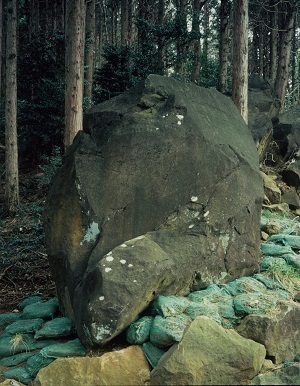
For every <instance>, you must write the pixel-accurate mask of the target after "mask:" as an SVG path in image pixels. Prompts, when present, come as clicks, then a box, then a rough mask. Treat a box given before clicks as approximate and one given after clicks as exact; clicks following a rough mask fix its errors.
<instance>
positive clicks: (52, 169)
mask: <svg viewBox="0 0 300 386" xmlns="http://www.w3.org/2000/svg"><path fill="white" fill-rule="evenodd" d="M61 164H62V157H61V153H60V148H59V147H58V146H54V148H53V150H52V154H51V156H44V157H43V164H42V165H39V168H40V169H41V170H42V171H43V177H41V179H40V184H39V186H40V187H43V186H48V185H49V184H50V182H51V180H52V178H53V177H54V175H55V173H56V171H57V169H58V168H59V167H60V166H61Z"/></svg>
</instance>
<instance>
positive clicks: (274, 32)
mask: <svg viewBox="0 0 300 386" xmlns="http://www.w3.org/2000/svg"><path fill="white" fill-rule="evenodd" d="M270 28H271V34H270V72H269V77H270V80H271V82H272V84H274V82H275V79H276V72H277V47H278V9H277V0H270Z"/></svg>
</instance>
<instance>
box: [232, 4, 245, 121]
mask: <svg viewBox="0 0 300 386" xmlns="http://www.w3.org/2000/svg"><path fill="white" fill-rule="evenodd" d="M232 33H233V61H232V67H233V72H232V100H233V102H234V103H235V105H236V106H237V108H238V109H239V111H240V113H241V115H242V117H243V118H244V120H245V122H246V123H248V0H234V1H233V31H232Z"/></svg>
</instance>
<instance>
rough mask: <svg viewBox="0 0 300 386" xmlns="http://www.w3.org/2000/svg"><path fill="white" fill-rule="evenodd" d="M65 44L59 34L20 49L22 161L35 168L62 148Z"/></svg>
mask: <svg viewBox="0 0 300 386" xmlns="http://www.w3.org/2000/svg"><path fill="white" fill-rule="evenodd" d="M63 50H64V40H63V35H62V34H59V33H56V34H54V35H50V36H43V35H40V36H39V37H36V38H33V39H32V40H31V41H30V42H28V44H26V45H20V53H19V62H20V63H19V64H18V79H19V83H18V131H19V150H20V153H21V159H22V161H23V162H25V163H26V165H28V163H33V164H36V163H37V162H39V160H40V159H41V157H42V155H43V154H50V152H51V149H52V148H53V146H55V145H58V146H62V138H63V137H62V135H63V126H64V54H63Z"/></svg>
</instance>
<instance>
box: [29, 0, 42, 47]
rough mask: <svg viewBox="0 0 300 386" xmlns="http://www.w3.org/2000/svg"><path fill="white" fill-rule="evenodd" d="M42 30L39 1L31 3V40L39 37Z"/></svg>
mask: <svg viewBox="0 0 300 386" xmlns="http://www.w3.org/2000/svg"><path fill="white" fill-rule="evenodd" d="M39 29H40V7H39V1H38V0H31V1H30V27H29V38H30V40H31V39H32V37H33V36H38V33H39Z"/></svg>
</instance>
